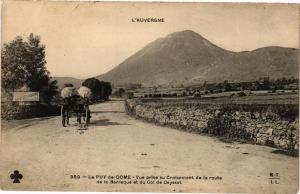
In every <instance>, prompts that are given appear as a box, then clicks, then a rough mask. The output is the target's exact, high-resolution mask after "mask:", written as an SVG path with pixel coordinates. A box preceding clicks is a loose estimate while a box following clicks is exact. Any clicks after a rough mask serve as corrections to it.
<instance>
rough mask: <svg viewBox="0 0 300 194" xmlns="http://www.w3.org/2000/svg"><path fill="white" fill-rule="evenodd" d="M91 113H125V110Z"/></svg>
mask: <svg viewBox="0 0 300 194" xmlns="http://www.w3.org/2000/svg"><path fill="white" fill-rule="evenodd" d="M91 113H125V112H124V111H92V112H91Z"/></svg>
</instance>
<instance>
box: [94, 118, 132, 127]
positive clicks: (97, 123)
mask: <svg viewBox="0 0 300 194" xmlns="http://www.w3.org/2000/svg"><path fill="white" fill-rule="evenodd" d="M90 125H91V126H108V125H129V124H128V123H118V122H111V121H110V120H109V119H100V120H96V121H92V122H91V123H90Z"/></svg>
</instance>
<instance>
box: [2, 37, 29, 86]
mask: <svg viewBox="0 0 300 194" xmlns="http://www.w3.org/2000/svg"><path fill="white" fill-rule="evenodd" d="M24 59H26V46H25V42H24V41H23V39H22V37H20V36H18V37H16V38H15V40H13V41H11V42H10V43H9V44H4V46H3V48H2V52H1V61H2V63H1V86H2V88H3V89H4V90H5V91H13V90H15V89H18V88H20V87H22V86H23V85H24V83H25V82H26V74H27V71H26V67H27V64H26V61H25V60H24Z"/></svg>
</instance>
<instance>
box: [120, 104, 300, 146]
mask: <svg viewBox="0 0 300 194" xmlns="http://www.w3.org/2000/svg"><path fill="white" fill-rule="evenodd" d="M125 108H126V111H127V113H128V114H130V115H132V116H135V117H136V118H140V119H143V120H146V121H149V122H154V123H156V124H160V125H166V126H170V127H175V128H180V129H184V130H186V131H190V132H197V133H208V134H212V135H215V136H224V137H228V138H230V139H241V140H247V141H249V142H253V143H257V144H260V145H267V146H272V147H277V148H281V149H283V150H299V127H298V124H299V119H298V105H293V104H291V105H289V104H288V105H287V104H284V105H278V104H273V105H251V104H239V105H230V104H197V103H177V104H176V103H169V104H168V103H159V102H142V101H141V100H138V99H130V100H126V101H125Z"/></svg>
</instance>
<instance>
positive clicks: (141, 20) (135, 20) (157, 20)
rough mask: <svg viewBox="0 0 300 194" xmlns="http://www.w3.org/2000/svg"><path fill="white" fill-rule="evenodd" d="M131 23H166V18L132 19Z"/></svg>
mask: <svg viewBox="0 0 300 194" xmlns="http://www.w3.org/2000/svg"><path fill="white" fill-rule="evenodd" d="M131 22H137V23H151V22H153V23H156V22H158V23H159V22H165V19H164V18H131Z"/></svg>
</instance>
